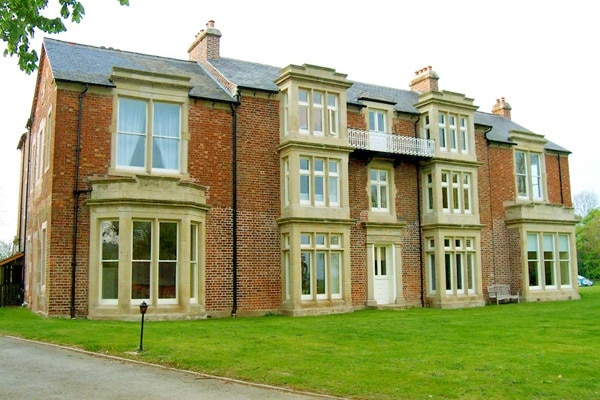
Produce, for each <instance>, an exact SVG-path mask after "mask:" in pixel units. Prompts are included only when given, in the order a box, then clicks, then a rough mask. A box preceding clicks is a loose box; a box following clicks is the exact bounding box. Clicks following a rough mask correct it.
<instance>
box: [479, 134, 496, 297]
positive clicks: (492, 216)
mask: <svg viewBox="0 0 600 400" xmlns="http://www.w3.org/2000/svg"><path fill="white" fill-rule="evenodd" d="M492 129H494V127H492V126H488V127H487V128H486V129H485V131H484V132H483V137H484V138H485V140H486V141H487V145H488V148H487V150H488V151H487V167H488V193H489V196H490V225H491V226H490V230H491V231H492V243H493V242H494V237H495V235H494V206H493V202H492V164H491V163H490V142H491V140H490V139H489V138H488V137H487V135H488V133H490V131H491V130H492ZM492 269H493V270H494V282H498V280H497V278H498V276H497V275H496V272H497V271H496V254H494V246H493V245H492ZM490 283H491V282H490ZM481 289H482V290H483V288H481Z"/></svg>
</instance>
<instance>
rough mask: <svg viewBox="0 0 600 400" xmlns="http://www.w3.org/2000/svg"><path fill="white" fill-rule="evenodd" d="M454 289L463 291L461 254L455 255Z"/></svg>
mask: <svg viewBox="0 0 600 400" xmlns="http://www.w3.org/2000/svg"><path fill="white" fill-rule="evenodd" d="M456 289H457V290H463V289H464V288H463V264H462V254H456Z"/></svg>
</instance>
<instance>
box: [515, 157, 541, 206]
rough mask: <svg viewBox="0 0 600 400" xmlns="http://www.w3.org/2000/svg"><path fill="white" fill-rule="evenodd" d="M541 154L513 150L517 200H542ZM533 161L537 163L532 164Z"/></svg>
mask: <svg viewBox="0 0 600 400" xmlns="http://www.w3.org/2000/svg"><path fill="white" fill-rule="evenodd" d="M542 154H543V153H538V152H530V151H526V150H515V156H514V162H515V180H516V181H515V187H516V192H517V197H518V198H519V199H524V200H525V199H527V200H534V201H542V200H544V193H545V186H544V180H543V175H544V164H543V157H542ZM520 157H522V160H523V163H522V165H521V163H519V158H520ZM534 159H537V163H535V162H534ZM521 186H523V187H521ZM536 189H537V190H536ZM536 192H537V193H536Z"/></svg>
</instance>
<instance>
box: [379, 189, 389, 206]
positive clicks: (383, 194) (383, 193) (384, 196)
mask: <svg viewBox="0 0 600 400" xmlns="http://www.w3.org/2000/svg"><path fill="white" fill-rule="evenodd" d="M379 189H380V193H381V196H380V199H381V200H380V201H381V206H380V208H383V209H385V208H388V204H387V198H388V195H387V186H381V187H380V188H379Z"/></svg>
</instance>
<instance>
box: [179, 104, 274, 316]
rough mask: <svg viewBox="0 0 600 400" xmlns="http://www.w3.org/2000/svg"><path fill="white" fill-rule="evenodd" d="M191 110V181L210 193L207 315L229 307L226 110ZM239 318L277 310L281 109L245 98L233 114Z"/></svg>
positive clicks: (228, 122) (229, 144) (230, 217)
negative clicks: (235, 149) (259, 311)
mask: <svg viewBox="0 0 600 400" xmlns="http://www.w3.org/2000/svg"><path fill="white" fill-rule="evenodd" d="M209 106H210V105H209V104H208V103H207V104H206V105H203V106H199V105H197V106H196V107H193V109H191V110H190V132H191V133H192V138H191V142H190V146H189V147H190V157H189V159H190V177H191V178H192V179H193V180H194V181H196V182H197V183H200V184H202V185H206V186H207V187H208V188H209V189H208V200H207V202H208V205H209V206H210V207H211V209H210V211H209V213H208V219H207V237H206V301H207V304H206V306H207V311H208V313H209V314H223V313H226V312H229V311H231V309H232V307H233V248H232V242H233V236H232V235H233V232H232V229H233V228H232V223H233V210H232V204H233V203H232V187H233V186H232V183H233V175H232V174H233V168H232V165H233V164H232V129H233V122H232V119H231V110H229V109H211V108H210V107H209ZM236 113H237V141H236V143H237V156H238V158H237V184H238V210H237V223H238V232H237V246H238V257H237V274H238V283H237V287H238V300H237V307H238V309H237V312H238V313H243V312H244V311H249V310H252V311H257V310H273V309H278V308H279V307H280V304H281V255H280V247H279V226H278V225H277V219H278V218H279V216H280V214H281V211H280V200H279V199H280V183H279V180H280V179H279V176H280V175H279V154H278V152H277V146H278V145H279V103H278V102H277V101H276V100H268V99H258V98H253V97H246V96H242V103H241V105H240V106H239V107H238V109H237V112H236Z"/></svg>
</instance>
